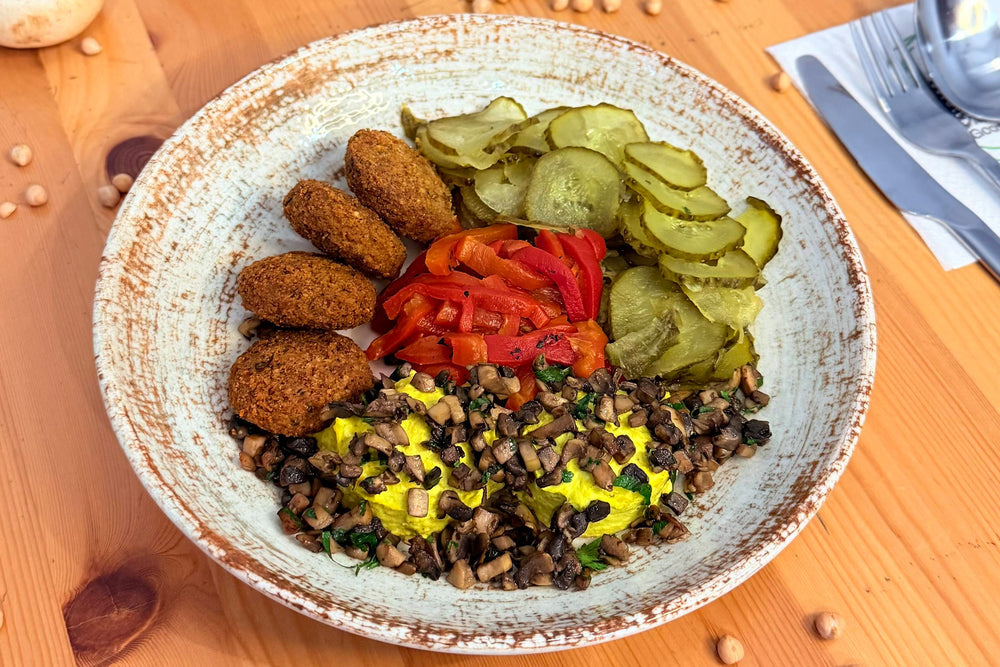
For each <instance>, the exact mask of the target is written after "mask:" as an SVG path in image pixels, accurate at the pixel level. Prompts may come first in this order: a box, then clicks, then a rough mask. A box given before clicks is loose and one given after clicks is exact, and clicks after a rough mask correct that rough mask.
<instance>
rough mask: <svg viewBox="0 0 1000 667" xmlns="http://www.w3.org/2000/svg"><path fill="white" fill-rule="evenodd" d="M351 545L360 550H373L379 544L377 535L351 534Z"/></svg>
mask: <svg viewBox="0 0 1000 667" xmlns="http://www.w3.org/2000/svg"><path fill="white" fill-rule="evenodd" d="M351 544H353V545H354V546H356V547H358V548H359V549H371V548H372V547H374V546H375V545H377V544H378V536H377V535H376V534H375V533H351Z"/></svg>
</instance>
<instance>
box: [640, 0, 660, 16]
mask: <svg viewBox="0 0 1000 667" xmlns="http://www.w3.org/2000/svg"><path fill="white" fill-rule="evenodd" d="M642 9H643V11H645V12H646V13H647V14H649V15H650V16H659V14H660V12H662V11H663V0H646V4H645V5H643V7H642Z"/></svg>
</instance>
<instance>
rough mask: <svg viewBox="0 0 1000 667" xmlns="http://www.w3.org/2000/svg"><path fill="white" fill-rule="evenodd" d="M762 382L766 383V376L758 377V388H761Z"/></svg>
mask: <svg viewBox="0 0 1000 667" xmlns="http://www.w3.org/2000/svg"><path fill="white" fill-rule="evenodd" d="M762 384H764V376H763V375H760V376H758V377H757V388H758V389H760V386H761V385H762Z"/></svg>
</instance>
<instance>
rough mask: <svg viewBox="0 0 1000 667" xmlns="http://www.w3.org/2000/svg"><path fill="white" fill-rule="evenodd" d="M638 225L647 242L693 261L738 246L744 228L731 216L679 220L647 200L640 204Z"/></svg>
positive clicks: (715, 255)
mask: <svg viewBox="0 0 1000 667" xmlns="http://www.w3.org/2000/svg"><path fill="white" fill-rule="evenodd" d="M642 227H643V229H644V230H645V231H646V239H647V245H651V246H653V247H658V248H661V249H663V250H666V251H667V252H669V253H670V254H671V255H673V256H674V257H680V258H681V259H690V260H694V261H705V260H712V259H718V258H719V257H722V256H723V255H725V254H726V253H727V252H729V251H730V250H733V249H734V248H738V247H740V245H742V243H743V235H744V234H746V228H745V227H743V225H741V224H740V223H738V222H736V221H735V220H733V219H732V218H716V219H715V220H706V221H704V222H698V221H696V220H681V219H680V218H675V217H674V216H672V215H667V214H666V213H663V212H662V211H658V210H657V209H656V207H655V206H653V205H652V204H650V203H649V200H646V202H645V205H644V206H643V211H642Z"/></svg>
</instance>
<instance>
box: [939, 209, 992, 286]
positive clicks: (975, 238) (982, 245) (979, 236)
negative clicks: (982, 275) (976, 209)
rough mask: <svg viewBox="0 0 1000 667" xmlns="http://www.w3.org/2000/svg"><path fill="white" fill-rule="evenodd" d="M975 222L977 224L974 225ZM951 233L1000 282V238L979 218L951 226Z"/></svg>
mask: <svg viewBox="0 0 1000 667" xmlns="http://www.w3.org/2000/svg"><path fill="white" fill-rule="evenodd" d="M973 220H974V221H975V223H976V224H972V222H973ZM950 228H951V231H952V232H954V233H955V235H956V236H958V238H959V240H961V241H962V243H963V244H965V246H966V247H967V248H968V249H969V250H971V251H972V254H974V255H975V256H976V257H978V258H979V261H980V262H982V264H983V266H985V267H986V270H988V271H989V272H990V273H992V274H993V277H994V278H996V279H997V280H1000V237H998V236H997V235H996V234H994V233H993V230H992V229H990V228H989V227H987V226H986V223H985V222H983V221H982V220H980V219H979V218H977V217H975V216H972V220H969V222H968V223H966V224H957V225H950Z"/></svg>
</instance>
